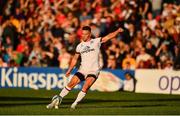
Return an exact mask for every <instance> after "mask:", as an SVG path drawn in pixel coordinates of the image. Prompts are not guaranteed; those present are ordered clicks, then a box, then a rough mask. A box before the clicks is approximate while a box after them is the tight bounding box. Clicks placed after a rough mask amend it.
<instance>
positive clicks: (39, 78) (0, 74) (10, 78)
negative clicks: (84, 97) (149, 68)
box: [0, 67, 134, 90]
mask: <svg viewBox="0 0 180 116" xmlns="http://www.w3.org/2000/svg"><path fill="white" fill-rule="evenodd" d="M76 71H77V69H74V70H73V71H72V75H73V74H74V73H75V72H76ZM65 72H66V70H61V69H59V68H34V67H33V68H30V67H28V68H24V67H20V68H16V67H11V68H0V88H30V89H35V90H38V89H47V90H51V89H62V88H64V86H66V84H67V83H68V81H69V80H70V78H71V77H72V75H71V76H70V77H69V78H66V77H65ZM101 72H106V73H102V74H103V75H102V74H101V73H100V75H101V77H102V78H105V77H107V76H108V75H110V76H111V78H114V77H116V78H119V79H120V80H124V79H125V78H124V74H125V73H126V72H127V71H123V70H110V69H104V70H102V71H101ZM128 72H129V73H131V74H132V75H134V71H128ZM112 75H113V76H112ZM118 82H120V81H118ZM81 87H82V83H81V84H79V85H77V86H76V87H75V89H81Z"/></svg>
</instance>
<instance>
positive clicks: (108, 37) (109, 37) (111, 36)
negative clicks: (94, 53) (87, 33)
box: [101, 28, 123, 43]
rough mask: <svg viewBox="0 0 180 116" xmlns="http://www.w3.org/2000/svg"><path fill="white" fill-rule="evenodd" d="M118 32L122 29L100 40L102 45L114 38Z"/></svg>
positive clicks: (121, 30)
mask: <svg viewBox="0 0 180 116" xmlns="http://www.w3.org/2000/svg"><path fill="white" fill-rule="evenodd" d="M120 32H123V29H122V28H118V29H117V30H116V31H114V32H112V33H110V34H108V35H106V36H105V37H103V38H102V40H101V42H102V43H105V42H107V41H108V40H110V39H112V38H113V37H115V36H116V35H117V34H118V33H120Z"/></svg>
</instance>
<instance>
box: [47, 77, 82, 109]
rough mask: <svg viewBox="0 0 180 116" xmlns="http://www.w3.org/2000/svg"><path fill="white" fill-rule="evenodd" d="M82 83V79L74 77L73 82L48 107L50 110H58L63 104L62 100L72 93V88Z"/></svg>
mask: <svg viewBox="0 0 180 116" xmlns="http://www.w3.org/2000/svg"><path fill="white" fill-rule="evenodd" d="M79 82H80V79H79V78H78V77H77V76H76V75H74V76H73V77H72V79H71V81H70V82H69V83H68V85H67V86H66V87H65V88H64V89H62V91H61V92H60V94H59V95H55V96H54V97H53V98H52V102H51V103H50V104H48V105H47V106H46V108H48V109H52V108H55V109H58V108H59V105H60V104H61V102H62V99H63V98H64V97H65V96H66V95H67V94H68V93H69V92H70V91H71V89H72V88H74V87H75V86H76V85H77V84H78V83H79Z"/></svg>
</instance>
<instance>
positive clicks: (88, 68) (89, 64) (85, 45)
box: [76, 38, 101, 75]
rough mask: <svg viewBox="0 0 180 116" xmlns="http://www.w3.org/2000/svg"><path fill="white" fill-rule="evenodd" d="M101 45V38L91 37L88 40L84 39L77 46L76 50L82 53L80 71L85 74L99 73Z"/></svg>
mask: <svg viewBox="0 0 180 116" xmlns="http://www.w3.org/2000/svg"><path fill="white" fill-rule="evenodd" d="M100 47H101V38H95V39H91V40H90V41H88V42H84V41H82V42H81V43H79V44H78V46H77V47H76V52H77V53H80V55H81V64H80V68H79V72H81V73H84V74H96V75H97V73H99V70H100V65H99V54H100Z"/></svg>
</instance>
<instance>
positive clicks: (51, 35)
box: [0, 0, 180, 69]
mask: <svg viewBox="0 0 180 116" xmlns="http://www.w3.org/2000/svg"><path fill="white" fill-rule="evenodd" d="M179 3H180V1H179V0H0V5H1V6H0V67H11V66H17V67H20V66H21V67H60V68H62V69H66V68H68V66H69V63H70V60H71V58H72V56H73V54H74V53H75V48H76V45H77V44H78V43H79V42H80V41H81V39H80V38H81V33H82V31H81V28H82V27H83V26H85V25H89V26H91V28H92V37H93V38H95V37H99V36H101V37H103V36H105V35H107V34H108V33H110V32H112V31H114V30H116V29H117V28H118V27H122V28H123V29H124V32H123V33H121V34H119V35H118V36H117V37H116V38H113V39H112V40H111V41H109V42H108V43H105V44H102V46H101V54H100V62H101V66H102V67H103V68H110V69H173V66H174V65H176V64H177V65H178V64H180V63H179V62H180V57H179V54H180V53H179V52H180V5H179ZM178 59H179V60H178Z"/></svg>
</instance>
